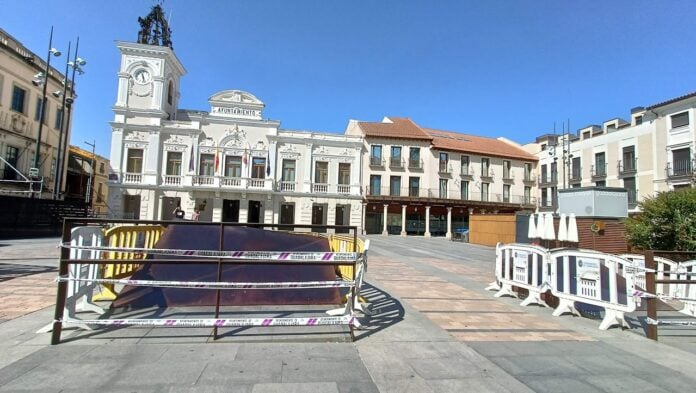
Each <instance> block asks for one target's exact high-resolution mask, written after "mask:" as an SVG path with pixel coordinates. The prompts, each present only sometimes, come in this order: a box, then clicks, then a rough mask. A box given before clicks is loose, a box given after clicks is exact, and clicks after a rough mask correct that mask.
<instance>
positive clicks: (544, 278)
mask: <svg viewBox="0 0 696 393" xmlns="http://www.w3.org/2000/svg"><path fill="white" fill-rule="evenodd" d="M495 264H496V267H495V274H496V280H497V282H498V284H499V285H500V289H499V290H498V292H497V293H496V294H495V297H501V296H505V295H508V296H513V297H516V294H515V292H514V291H513V290H512V287H519V288H524V289H526V290H527V291H528V292H529V296H527V298H526V299H524V301H522V303H520V305H521V306H528V305H530V304H539V305H543V306H546V303H545V302H544V301H543V300H542V299H541V294H542V293H544V292H546V291H547V290H548V289H549V283H550V271H549V263H548V250H547V249H545V248H543V247H539V246H534V245H530V244H517V243H512V244H502V245H501V244H499V245H498V246H497V247H496V263H495ZM489 288H492V286H489Z"/></svg>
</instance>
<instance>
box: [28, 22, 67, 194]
mask: <svg viewBox="0 0 696 393" xmlns="http://www.w3.org/2000/svg"><path fill="white" fill-rule="evenodd" d="M51 56H55V57H58V56H60V51H59V50H57V49H56V48H54V47H53V26H51V35H50V36H49V38H48V56H46V69H45V71H44V73H43V75H40V76H39V77H38V78H37V79H35V80H33V81H32V83H33V84H34V85H35V86H39V85H40V84H42V83H43V92H42V94H41V111H40V114H39V131H38V135H37V136H36V152H35V153H34V166H33V168H36V169H35V171H36V170H38V168H39V158H40V156H41V132H42V131H43V123H44V118H45V116H46V113H45V112H46V88H47V87H48V75H49V71H50V68H51ZM40 175H41V171H39V176H40ZM32 185H33V183H32ZM33 195H34V193H32V196H33ZM39 196H40V195H39Z"/></svg>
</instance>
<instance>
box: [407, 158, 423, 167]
mask: <svg viewBox="0 0 696 393" xmlns="http://www.w3.org/2000/svg"><path fill="white" fill-rule="evenodd" d="M408 169H423V160H421V159H414V158H409V160H408Z"/></svg>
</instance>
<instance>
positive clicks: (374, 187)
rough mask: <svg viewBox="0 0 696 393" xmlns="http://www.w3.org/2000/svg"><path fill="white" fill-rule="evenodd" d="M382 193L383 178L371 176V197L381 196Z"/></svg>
mask: <svg viewBox="0 0 696 393" xmlns="http://www.w3.org/2000/svg"><path fill="white" fill-rule="evenodd" d="M381 193H382V176H380V175H370V195H380V194H381Z"/></svg>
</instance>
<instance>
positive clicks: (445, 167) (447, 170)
mask: <svg viewBox="0 0 696 393" xmlns="http://www.w3.org/2000/svg"><path fill="white" fill-rule="evenodd" d="M437 172H438V173H442V174H451V173H452V165H450V164H448V163H446V162H440V165H438V168H437Z"/></svg>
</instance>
